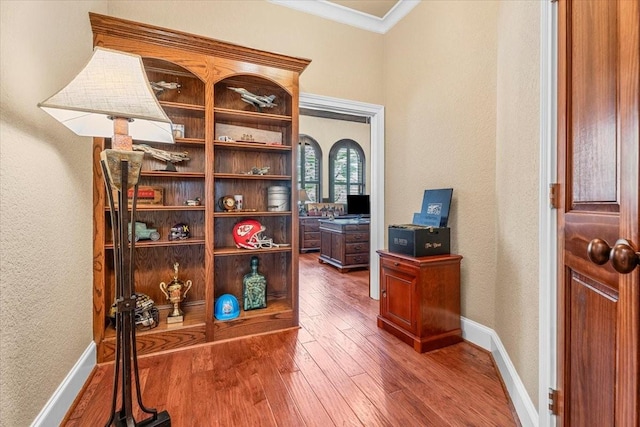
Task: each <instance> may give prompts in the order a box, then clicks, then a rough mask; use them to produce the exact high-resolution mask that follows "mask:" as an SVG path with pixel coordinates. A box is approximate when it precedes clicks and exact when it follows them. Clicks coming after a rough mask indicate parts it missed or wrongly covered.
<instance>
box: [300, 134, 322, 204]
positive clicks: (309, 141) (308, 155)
mask: <svg viewBox="0 0 640 427" xmlns="http://www.w3.org/2000/svg"><path fill="white" fill-rule="evenodd" d="M299 141H300V142H299V149H298V188H302V189H304V190H306V191H307V195H308V196H309V201H310V202H312V203H318V202H321V201H322V149H321V148H320V144H318V141H316V140H315V139H313V138H311V137H310V136H308V135H300V139H299Z"/></svg>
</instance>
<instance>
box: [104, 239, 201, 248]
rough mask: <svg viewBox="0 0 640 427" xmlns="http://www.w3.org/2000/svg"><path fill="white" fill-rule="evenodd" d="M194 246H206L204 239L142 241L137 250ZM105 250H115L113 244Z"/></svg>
mask: <svg viewBox="0 0 640 427" xmlns="http://www.w3.org/2000/svg"><path fill="white" fill-rule="evenodd" d="M192 245H204V237H189V238H188V239H184V240H166V239H160V240H156V241H155V242H154V241H153V240H140V241H138V242H136V248H151V247H163V246H192ZM104 247H105V249H113V242H110V243H107V244H105V245H104Z"/></svg>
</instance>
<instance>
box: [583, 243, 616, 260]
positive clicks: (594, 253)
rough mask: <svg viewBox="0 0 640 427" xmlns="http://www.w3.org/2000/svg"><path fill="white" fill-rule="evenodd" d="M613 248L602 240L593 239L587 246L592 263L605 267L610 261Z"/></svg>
mask: <svg viewBox="0 0 640 427" xmlns="http://www.w3.org/2000/svg"><path fill="white" fill-rule="evenodd" d="M610 254H611V247H610V246H609V244H608V243H607V242H606V241H604V240H602V239H593V240H592V241H590V242H589V245H588V246H587V255H588V256H589V259H590V260H591V262H592V263H594V264H598V265H604V264H606V263H607V261H609V255H610Z"/></svg>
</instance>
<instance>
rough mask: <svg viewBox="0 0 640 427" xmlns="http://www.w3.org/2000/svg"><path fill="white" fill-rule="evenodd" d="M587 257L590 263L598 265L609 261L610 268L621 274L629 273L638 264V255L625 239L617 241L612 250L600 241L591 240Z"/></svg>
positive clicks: (639, 258)
mask: <svg viewBox="0 0 640 427" xmlns="http://www.w3.org/2000/svg"><path fill="white" fill-rule="evenodd" d="M587 255H588V256H589V259H590V260H591V262H593V263H595V264H598V265H603V264H606V263H607V261H609V260H611V265H612V267H613V268H614V269H615V270H616V271H617V272H618V273H622V274H628V273H631V272H632V271H633V270H634V269H635V268H636V265H638V264H640V253H639V252H636V251H635V250H634V249H633V248H632V247H631V244H630V243H629V241H628V240H625V239H618V240H617V241H616V243H615V245H613V248H612V247H610V246H609V244H608V243H607V242H606V241H604V240H602V239H593V240H592V241H590V242H589V245H588V246H587Z"/></svg>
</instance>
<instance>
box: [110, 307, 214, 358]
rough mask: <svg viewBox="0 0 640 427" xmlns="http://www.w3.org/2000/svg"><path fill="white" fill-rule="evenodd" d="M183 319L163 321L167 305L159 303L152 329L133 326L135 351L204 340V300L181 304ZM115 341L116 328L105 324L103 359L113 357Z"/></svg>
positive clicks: (153, 350) (166, 312)
mask: <svg viewBox="0 0 640 427" xmlns="http://www.w3.org/2000/svg"><path fill="white" fill-rule="evenodd" d="M181 308H182V310H183V311H184V321H183V322H182V323H167V315H168V314H169V311H170V310H171V307H169V306H166V307H159V308H158V311H159V312H160V320H159V322H158V326H156V327H155V328H153V329H147V330H136V344H137V348H138V354H147V353H155V352H158V351H165V350H171V349H175V348H180V347H187V346H191V345H194V344H200V343H204V342H206V339H205V330H206V319H205V304H204V301H203V302H199V303H196V304H193V305H183V306H182V307H181ZM115 343H116V329H115V328H114V327H113V326H110V325H109V326H107V328H106V329H105V333H104V340H103V341H102V345H103V346H104V350H103V351H104V353H103V354H104V360H105V361H106V360H113V358H114V353H115Z"/></svg>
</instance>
